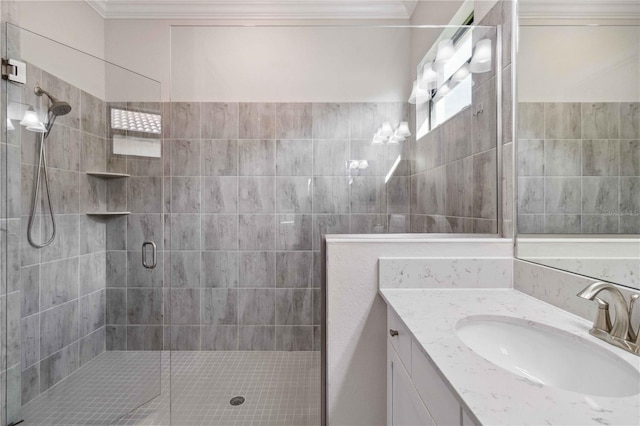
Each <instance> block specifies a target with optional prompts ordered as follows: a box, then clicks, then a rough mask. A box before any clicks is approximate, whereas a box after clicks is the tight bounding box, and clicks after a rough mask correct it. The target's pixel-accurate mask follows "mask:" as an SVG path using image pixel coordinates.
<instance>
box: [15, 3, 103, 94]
mask: <svg viewBox="0 0 640 426" xmlns="http://www.w3.org/2000/svg"><path fill="white" fill-rule="evenodd" d="M4 3H5V4H4V5H3V6H5V7H7V8H8V9H10V13H9V14H8V19H9V22H10V23H12V24H14V25H17V26H19V27H20V28H23V29H24V30H28V31H24V30H20V31H19V33H20V34H19V35H18V37H19V38H20V45H19V49H20V53H21V56H22V58H23V59H24V60H26V61H28V62H30V63H32V64H34V65H36V66H38V67H40V68H42V69H44V70H46V71H47V72H49V73H51V74H54V75H56V76H57V77H59V78H61V79H63V80H65V81H67V82H69V83H71V84H73V85H75V86H77V87H80V88H81V89H82V90H85V91H87V92H89V93H91V94H93V95H94V96H98V97H100V98H103V99H104V96H105V68H104V64H103V62H102V60H101V59H103V58H104V54H105V50H104V46H105V24H104V20H103V19H102V17H101V16H100V15H98V14H97V13H96V12H95V11H94V10H93V9H92V8H91V7H90V6H89V5H87V4H86V3H85V2H84V1H17V2H4ZM34 33H35V34H34ZM9 36H10V37H15V36H16V34H15V33H12V32H10V33H9ZM74 49H77V50H74ZM82 52H84V53H82ZM85 53H86V54H85ZM87 54H88V55H87Z"/></svg>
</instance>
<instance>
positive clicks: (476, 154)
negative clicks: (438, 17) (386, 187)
mask: <svg viewBox="0 0 640 426" xmlns="http://www.w3.org/2000/svg"><path fill="white" fill-rule="evenodd" d="M511 14H512V3H511V2H498V3H497V4H496V5H495V6H494V7H493V8H492V9H491V11H490V12H489V13H488V14H487V15H486V16H485V17H484V18H483V20H482V22H480V25H487V26H495V25H501V26H502V59H501V62H500V63H498V59H497V56H496V55H494V58H493V60H494V64H493V67H492V71H491V72H489V73H484V74H475V75H474V86H473V87H474V89H473V93H472V105H470V106H469V107H467V108H465V109H463V110H462V111H461V112H459V113H458V114H456V115H455V116H453V117H451V118H450V119H449V120H447V121H446V122H444V123H442V124H440V125H439V126H437V127H436V128H434V129H433V130H431V131H430V132H429V133H427V134H426V135H425V136H424V137H422V138H421V139H419V140H418V141H415V142H414V143H412V145H413V147H412V159H413V160H414V161H413V162H412V169H411V183H410V190H411V196H410V199H411V203H410V204H411V206H410V207H411V232H456V233H461V232H462V233H496V232H497V231H498V226H497V218H498V192H499V191H501V193H502V194H503V196H502V197H501V200H502V211H503V217H502V220H503V233H504V235H505V236H511V235H513V221H512V198H513V197H512V194H513V177H512V155H513V144H512V141H513V136H512V135H513V126H512V122H513V120H512V106H511V102H512V76H511V73H512V67H511V27H512V17H511ZM487 32H488V34H487ZM485 37H487V38H490V39H492V42H493V46H494V52H495V51H496V49H495V47H496V43H497V37H496V32H495V30H493V29H490V30H480V29H477V28H476V29H474V33H473V38H474V40H479V39H481V38H485ZM498 67H501V69H502V81H499V79H498V78H497V73H496V69H497V68H498ZM498 84H501V89H502V90H501V92H502V103H501V108H498V105H497V100H498V90H497V89H498V87H497V85H498ZM478 110H482V112H481V113H479V114H474V113H473V111H478ZM499 111H501V112H502V116H501V123H502V128H501V133H502V140H501V141H500V143H498V127H497V125H498V120H497V118H498V117H497V114H498V113H499ZM497 149H500V150H502V153H501V154H502V156H501V161H502V170H503V175H502V177H501V181H500V182H498V179H497V169H498V168H497V161H498V159H499V158H500V157H499V156H498V155H497V154H498V152H497Z"/></svg>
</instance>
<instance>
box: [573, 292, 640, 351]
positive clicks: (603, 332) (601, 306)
mask: <svg viewBox="0 0 640 426" xmlns="http://www.w3.org/2000/svg"><path fill="white" fill-rule="evenodd" d="M602 291H606V292H608V293H610V294H611V296H612V301H613V306H615V308H616V316H615V319H614V321H613V326H612V325H611V321H610V318H609V304H608V303H607V302H605V301H603V300H602V299H600V298H599V297H597V296H598V294H599V293H600V292H602ZM577 296H578V297H582V298H583V299H587V300H595V301H596V302H597V303H598V313H597V316H596V319H595V321H594V323H593V328H591V330H589V333H590V334H591V335H593V336H595V337H597V338H599V339H601V340H604V341H605V342H607V343H610V344H612V345H614V346H617V347H619V348H622V349H624V350H626V351H627V352H631V353H633V354H635V355H638V356H640V330H638V331H639V332H638V333H635V332H634V331H633V329H632V327H631V324H630V323H631V314H632V313H633V305H634V302H635V301H636V299H638V295H634V296H632V298H631V303H630V305H629V307H627V302H626V300H625V299H624V296H623V295H622V293H621V292H620V290H618V289H617V288H616V287H615V286H614V285H613V284H609V283H605V282H600V281H598V282H595V283H593V284H591V285H589V286H587V287H586V288H585V289H583V290H582V291H581V292H580V293H578V294H577Z"/></svg>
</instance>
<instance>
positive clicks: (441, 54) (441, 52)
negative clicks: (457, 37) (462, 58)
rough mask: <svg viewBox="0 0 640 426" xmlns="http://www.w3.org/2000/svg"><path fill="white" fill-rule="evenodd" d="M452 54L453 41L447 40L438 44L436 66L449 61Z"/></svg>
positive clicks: (453, 51)
mask: <svg viewBox="0 0 640 426" xmlns="http://www.w3.org/2000/svg"><path fill="white" fill-rule="evenodd" d="M454 53H455V50H454V48H453V40H451V39H450V38H448V39H445V40H442V41H441V42H439V43H438V53H436V60H435V64H436V66H441V65H444V63H445V62H447V61H448V60H449V59H451V57H452V56H453V54H454Z"/></svg>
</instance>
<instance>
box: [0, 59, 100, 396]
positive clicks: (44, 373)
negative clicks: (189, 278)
mask: <svg viewBox="0 0 640 426" xmlns="http://www.w3.org/2000/svg"><path fill="white" fill-rule="evenodd" d="M14 53H15V52H14ZM14 56H15V57H19V55H18V54H15V55H14ZM3 84H5V85H6V86H5V87H6V90H7V99H8V101H9V102H10V103H11V102H19V103H26V104H30V105H33V106H35V107H36V108H37V109H44V110H46V107H47V104H45V103H44V100H43V99H41V98H38V97H36V96H35V95H34V94H33V92H32V90H33V87H34V86H35V85H36V84H38V85H41V86H42V87H45V88H46V89H48V90H50V91H51V93H54V94H56V95H57V96H59V97H60V98H61V99H65V100H67V101H68V102H69V103H70V104H71V105H72V107H73V109H72V111H71V113H69V114H68V115H66V116H62V117H60V118H59V119H58V121H57V122H56V125H55V127H54V128H53V129H52V131H51V134H50V136H49V137H48V139H47V140H46V147H47V149H48V151H47V161H48V166H49V178H50V186H51V195H52V202H53V206H54V208H55V213H56V224H57V236H56V239H55V240H54V242H53V244H51V245H50V246H48V247H46V248H44V249H34V248H32V247H31V246H30V245H29V243H28V241H27V238H26V234H27V223H28V220H29V214H30V208H31V195H32V191H33V181H34V176H35V170H36V166H35V165H36V164H37V161H38V155H39V150H38V148H39V142H40V135H38V134H36V133H31V132H28V131H26V130H24V129H23V128H22V126H19V125H18V124H17V122H16V123H15V130H10V131H9V132H8V133H7V139H8V140H7V152H6V154H7V165H8V166H9V168H10V169H9V170H8V171H7V173H8V174H9V180H8V182H7V184H8V185H7V186H8V188H7V190H8V208H7V214H8V217H10V219H8V226H9V228H10V232H9V233H8V234H7V238H10V239H12V240H11V241H9V247H10V248H11V251H10V256H9V261H8V265H9V269H10V274H9V283H10V286H14V287H15V288H10V291H15V290H20V291H15V292H14V293H10V294H9V299H10V300H9V301H8V303H7V305H6V306H7V308H8V309H9V311H10V312H8V314H9V315H8V317H9V323H8V331H9V335H10V340H11V341H12V342H13V343H12V344H11V346H10V348H9V351H8V353H7V361H8V363H9V365H12V366H14V365H15V366H16V370H17V372H18V373H16V377H15V378H14V385H15V386H10V389H14V390H15V389H22V391H21V395H20V394H18V395H12V398H14V399H15V401H14V402H17V407H19V406H20V401H22V403H26V402H28V401H30V400H31V399H33V398H34V397H36V396H37V395H39V394H40V393H41V392H44V391H46V390H47V389H49V388H50V387H51V386H53V385H54V384H56V383H57V382H59V381H60V380H62V379H63V378H65V377H66V376H68V375H69V374H71V373H72V372H73V371H75V370H76V369H77V368H79V367H80V366H82V365H84V364H86V363H87V362H89V361H90V360H91V359H93V358H95V357H96V356H97V355H99V354H100V353H102V352H103V351H104V350H105V305H106V303H105V298H106V293H105V276H106V273H105V224H104V222H103V221H101V220H97V219H93V218H90V217H87V216H86V215H85V214H84V212H85V211H87V210H94V209H95V210H97V209H100V208H103V207H104V205H105V203H106V186H105V184H104V182H102V181H100V180H97V179H96V178H93V177H91V176H88V175H87V174H86V173H85V172H86V171H87V170H95V168H96V167H97V166H98V163H99V162H100V161H102V162H104V161H105V159H106V140H105V136H106V135H105V129H106V121H105V119H104V108H105V106H104V105H105V104H104V102H102V101H100V100H98V99H97V98H95V97H93V96H92V95H90V94H88V93H86V92H82V91H81V90H79V89H78V88H75V87H73V86H71V85H69V84H67V83H65V82H64V81H62V80H60V79H58V78H56V77H55V76H53V75H50V74H48V73H46V72H44V71H42V70H40V69H38V68H37V67H35V66H32V65H30V64H29V65H28V84H26V85H25V86H18V85H15V84H13V83H3ZM99 154H100V155H99ZM103 167H104V165H103ZM44 207H45V204H44V200H40V204H39V205H38V212H37V214H36V215H35V217H34V223H35V225H34V237H35V240H36V241H42V240H43V239H45V238H46V236H47V235H50V232H51V231H52V228H51V222H50V219H49V218H48V216H47V215H46V214H45V212H46V211H47V210H45V208H44ZM3 236H4V234H3ZM15 295H17V296H16V297H13V296H15ZM12 298H13V299H15V300H11V299H12ZM2 306H3V308H4V306H5V305H4V303H3V304H2ZM3 316H4V315H3ZM20 383H21V385H20Z"/></svg>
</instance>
